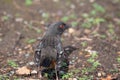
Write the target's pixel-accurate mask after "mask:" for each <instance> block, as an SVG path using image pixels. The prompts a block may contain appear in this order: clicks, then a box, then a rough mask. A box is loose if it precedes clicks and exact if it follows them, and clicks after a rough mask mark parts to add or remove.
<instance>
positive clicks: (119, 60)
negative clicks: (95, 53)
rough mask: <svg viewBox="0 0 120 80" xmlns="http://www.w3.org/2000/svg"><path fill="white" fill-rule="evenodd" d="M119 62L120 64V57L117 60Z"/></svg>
mask: <svg viewBox="0 0 120 80" xmlns="http://www.w3.org/2000/svg"><path fill="white" fill-rule="evenodd" d="M117 62H118V63H119V64H120V56H119V57H118V58H117Z"/></svg>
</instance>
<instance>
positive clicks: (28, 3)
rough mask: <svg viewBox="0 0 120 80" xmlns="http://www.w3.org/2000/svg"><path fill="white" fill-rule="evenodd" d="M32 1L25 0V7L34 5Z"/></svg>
mask: <svg viewBox="0 0 120 80" xmlns="http://www.w3.org/2000/svg"><path fill="white" fill-rule="evenodd" d="M32 3H33V2H32V0H25V5H27V6H30V5H32Z"/></svg>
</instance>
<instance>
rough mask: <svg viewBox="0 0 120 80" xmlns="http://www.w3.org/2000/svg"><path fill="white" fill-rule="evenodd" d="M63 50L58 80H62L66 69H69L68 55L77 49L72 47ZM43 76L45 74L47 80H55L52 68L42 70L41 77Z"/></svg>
mask: <svg viewBox="0 0 120 80" xmlns="http://www.w3.org/2000/svg"><path fill="white" fill-rule="evenodd" d="M63 49H64V56H65V57H62V64H61V67H60V71H61V74H59V77H60V78H62V76H63V75H65V74H66V73H67V72H68V69H69V55H70V54H71V53H72V52H73V51H75V50H76V49H78V48H76V47H73V46H66V47H64V48H63ZM45 74H47V77H48V79H49V80H55V78H56V75H55V69H54V68H48V69H43V70H42V76H45Z"/></svg>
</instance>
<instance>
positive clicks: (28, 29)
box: [0, 0, 120, 80]
mask: <svg viewBox="0 0 120 80" xmlns="http://www.w3.org/2000/svg"><path fill="white" fill-rule="evenodd" d="M94 3H97V4H100V5H102V6H103V7H104V8H105V10H106V12H105V13H104V14H101V13H100V14H99V15H97V16H98V17H102V18H104V19H105V20H106V21H105V22H103V23H100V25H99V28H98V29H97V30H96V27H97V26H94V27H93V28H88V29H86V28H83V27H81V25H82V23H83V21H84V18H82V14H84V13H89V12H90V11H91V10H92V9H93V7H92V5H93V4H94ZM46 13H47V14H48V15H49V16H48V17H47V16H44V15H45V14H46ZM73 13H74V14H75V15H76V16H77V18H75V19H70V20H69V21H67V22H66V23H67V24H71V22H72V21H76V22H77V21H78V22H79V23H78V24H77V25H76V26H75V27H72V29H74V30H75V31H74V32H72V33H70V31H69V30H68V31H66V32H65V33H64V34H63V36H62V40H63V45H64V46H67V45H73V46H75V47H77V48H79V50H76V51H74V52H73V53H72V54H71V55H70V61H72V60H73V57H74V58H76V59H75V61H74V63H73V64H70V66H69V67H70V69H69V71H71V70H73V69H79V70H82V68H83V67H85V66H86V67H88V66H89V64H87V59H88V58H90V57H89V55H90V54H89V53H88V52H89V51H96V52H97V54H98V57H96V60H98V61H99V62H100V64H101V65H100V66H99V67H98V68H97V69H96V70H95V71H93V72H92V73H86V74H84V75H92V76H93V77H94V79H95V80H97V79H98V80H102V78H106V77H107V76H108V75H111V77H112V78H115V80H120V62H118V61H117V58H118V57H119V56H120V1H119V0H104V1H102V0H76V1H75V0H67V1H64V0H33V3H32V5H30V6H29V5H28V6H27V5H26V4H25V0H0V55H1V56H0V75H8V77H9V79H11V80H13V78H15V77H17V78H18V79H19V78H22V79H26V80H29V79H32V78H37V77H36V75H29V76H17V75H15V74H11V71H15V70H16V68H13V67H11V66H10V65H9V64H8V61H9V60H12V61H15V62H16V63H17V64H18V67H22V66H26V65H27V64H28V63H30V62H32V61H33V55H34V49H35V47H36V45H37V44H38V43H39V40H40V39H41V37H42V35H43V33H44V32H45V30H46V27H45V25H47V24H49V23H52V22H56V21H60V20H61V18H62V17H63V16H69V15H70V14H73ZM109 24H112V25H113V30H114V33H113V34H109V32H108V29H109V27H108V25H109ZM38 30H39V31H38ZM95 30H96V32H97V33H99V34H100V35H106V37H105V38H103V37H101V36H100V35H97V36H95V35H94V34H93V32H94V31H95ZM114 37H115V38H114ZM83 42H86V43H87V45H86V46H83V45H82V44H81V43H83ZM86 56H88V57H86ZM32 68H34V67H32ZM116 69H117V71H116ZM111 70H112V71H111ZM100 72H104V73H105V74H104V75H98V74H99V73H100ZM73 76H74V77H75V78H77V77H82V74H81V72H79V73H76V74H75V75H73ZM112 78H111V79H112ZM106 80H107V79H106Z"/></svg>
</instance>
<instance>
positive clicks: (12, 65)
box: [8, 60, 18, 67]
mask: <svg viewBox="0 0 120 80" xmlns="http://www.w3.org/2000/svg"><path fill="white" fill-rule="evenodd" d="M8 65H10V66H11V67H17V66H18V65H17V64H16V62H15V61H12V60H8Z"/></svg>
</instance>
